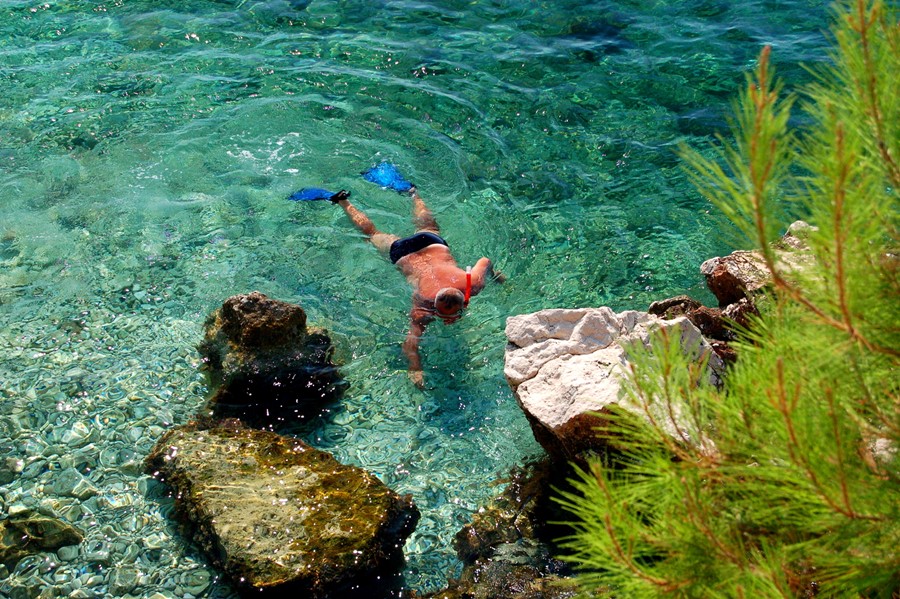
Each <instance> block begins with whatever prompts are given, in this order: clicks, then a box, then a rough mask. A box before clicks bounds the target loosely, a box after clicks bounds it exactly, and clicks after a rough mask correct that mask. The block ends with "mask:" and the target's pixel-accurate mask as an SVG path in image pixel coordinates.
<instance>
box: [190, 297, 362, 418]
mask: <svg viewBox="0 0 900 599" xmlns="http://www.w3.org/2000/svg"><path fill="white" fill-rule="evenodd" d="M198 349H199V351H200V354H201V355H202V356H203V358H204V360H205V361H206V363H207V367H208V371H209V378H210V389H211V395H210V401H209V407H210V409H211V411H212V414H213V415H214V416H216V417H220V418H229V417H236V418H240V419H241V420H242V421H244V422H246V423H247V424H249V425H251V426H256V427H275V426H278V425H280V424H286V423H289V422H296V421H298V420H304V419H306V418H310V417H314V416H317V415H318V414H320V413H321V411H322V410H323V409H324V408H325V407H326V406H327V405H328V404H329V403H331V402H332V401H334V400H335V399H337V398H339V397H340V394H341V393H342V392H343V389H344V387H345V385H344V382H343V381H342V380H341V378H340V376H339V373H338V371H337V367H336V366H335V364H334V363H333V362H332V360H331V354H332V346H331V340H330V339H329V338H328V336H327V335H326V334H325V332H324V331H310V330H308V329H307V327H306V313H305V312H304V311H303V309H302V308H301V307H300V306H297V305H294V304H288V303H285V302H281V301H278V300H273V299H270V298H269V297H267V296H265V295H263V294H262V293H259V292H253V293H249V294H244V295H235V296H233V297H230V298H228V299H227V300H225V302H224V303H223V304H222V307H221V308H219V309H218V310H216V311H215V312H214V313H213V314H212V315H211V316H210V318H209V319H208V320H207V322H206V336H205V338H204V339H203V341H202V342H201V344H200V346H199V348H198Z"/></svg>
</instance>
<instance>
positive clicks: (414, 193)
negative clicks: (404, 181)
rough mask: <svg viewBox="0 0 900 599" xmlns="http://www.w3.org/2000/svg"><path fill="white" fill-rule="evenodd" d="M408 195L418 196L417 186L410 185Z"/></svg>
mask: <svg viewBox="0 0 900 599" xmlns="http://www.w3.org/2000/svg"><path fill="white" fill-rule="evenodd" d="M408 193H409V195H410V197H412V196H414V195H416V193H417V192H416V186H415V185H410V186H409V192H408Z"/></svg>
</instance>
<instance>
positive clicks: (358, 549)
mask: <svg viewBox="0 0 900 599" xmlns="http://www.w3.org/2000/svg"><path fill="white" fill-rule="evenodd" d="M147 467H148V471H150V472H152V473H153V475H154V476H156V477H157V478H159V479H160V480H163V481H164V482H165V483H167V484H168V485H170V486H171V487H172V489H173V490H174V491H175V496H176V509H177V511H178V513H179V515H180V516H181V517H183V518H184V519H185V520H187V522H188V523H189V524H190V525H192V527H193V528H194V529H195V536H194V541H195V542H197V543H198V545H199V546H200V547H201V548H202V549H203V550H204V551H205V552H206V553H207V554H208V555H209V557H210V559H211V561H213V562H214V563H215V564H216V565H217V566H219V567H220V568H221V569H222V570H223V571H224V572H225V573H226V574H227V575H228V576H229V577H230V579H231V581H232V583H233V584H234V585H235V586H236V587H238V588H239V589H240V590H241V592H242V593H244V594H246V595H248V596H249V595H252V596H254V597H256V596H259V591H273V594H275V593H279V594H280V593H284V592H291V593H298V594H297V595H296V596H302V597H328V596H334V597H336V596H343V595H341V589H342V588H345V587H348V586H353V585H354V584H355V581H358V580H361V579H363V578H365V577H367V576H372V575H375V574H380V573H382V572H383V573H385V574H388V575H389V574H390V573H394V572H396V571H397V569H398V568H399V566H400V565H402V549H401V548H402V545H403V542H404V540H405V539H406V537H407V536H409V534H410V533H411V532H412V531H413V529H414V528H415V525H416V522H417V521H418V518H419V511H418V509H417V508H416V507H415V505H414V504H413V502H412V499H411V498H410V497H409V496H406V497H401V496H399V495H397V494H396V493H394V492H393V491H391V490H390V489H388V488H387V487H386V486H385V485H384V484H383V483H382V482H381V481H379V480H378V479H377V478H376V477H375V476H373V475H372V474H370V473H368V472H366V471H365V470H362V469H361V468H357V467H354V466H347V465H344V464H341V463H340V462H338V461H337V460H336V459H334V457H332V456H331V455H330V454H328V453H326V452H323V451H319V450H317V449H314V448H312V447H310V446H308V445H306V444H305V443H303V442H302V441H299V440H297V439H293V438H289V437H284V436H281V435H278V434H275V433H271V432H266V431H259V430H252V429H244V428H228V427H216V428H210V429H207V430H197V429H195V428H193V427H182V428H177V429H174V430H171V431H169V432H168V433H166V434H165V435H164V436H163V437H162V438H161V439H160V441H159V443H158V444H157V445H156V447H155V448H154V450H153V452H152V453H151V454H150V456H149V457H148V458H147ZM388 577H389V576H388Z"/></svg>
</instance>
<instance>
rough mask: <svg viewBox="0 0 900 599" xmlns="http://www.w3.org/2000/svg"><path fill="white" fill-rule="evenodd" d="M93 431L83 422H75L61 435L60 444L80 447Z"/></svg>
mask: <svg viewBox="0 0 900 599" xmlns="http://www.w3.org/2000/svg"><path fill="white" fill-rule="evenodd" d="M92 432H93V431H92V430H91V429H90V428H88V426H87V425H86V424H85V423H83V422H76V423H75V424H73V425H72V428H70V429H69V430H67V431H65V432H64V433H63V434H62V442H63V443H65V444H66V445H68V446H70V447H80V446H81V445H84V444H85V443H86V442H87V440H88V439H89V438H90V436H91V433H92Z"/></svg>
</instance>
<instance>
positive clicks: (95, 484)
mask: <svg viewBox="0 0 900 599" xmlns="http://www.w3.org/2000/svg"><path fill="white" fill-rule="evenodd" d="M826 25H827V13H826V10H825V9H824V8H823V3H821V2H813V1H811V0H794V1H776V0H769V1H762V0H759V1H756V0H753V1H745V2H726V1H716V0H692V1H668V2H664V1H653V0H642V1H620V2H612V1H599V0H579V1H577V2H575V1H570V0H557V1H553V2H543V1H523V0H519V1H512V0H492V1H480V0H466V1H461V0H444V1H431V2H429V1H414V0H397V1H371V0H369V1H362V0H357V1H353V0H346V1H325V0H312V1H311V2H300V1H293V2H291V1H288V0H268V1H255V0H234V1H232V0H220V1H212V0H207V1H201V0H192V1H189V2H185V1H179V2H175V1H174V0H110V1H107V2H102V1H87V0H62V1H59V2H52V1H48V2H40V1H27V2H26V1H20V0H5V1H4V2H3V3H2V5H0V91H2V93H0V483H2V488H0V512H2V514H0V515H6V514H9V513H16V512H18V511H20V510H22V509H28V508H30V509H39V510H42V511H45V512H48V513H53V514H56V515H57V516H59V517H61V518H64V519H66V520H69V521H71V522H72V523H74V524H75V525H77V526H79V527H80V528H82V529H83V530H84V531H85V532H86V533H87V538H86V540H85V542H84V543H83V544H82V545H81V546H80V547H79V549H78V550H77V551H65V552H60V553H59V554H42V555H38V556H34V557H30V558H26V559H25V560H22V562H20V563H19V565H18V566H17V567H16V568H15V569H14V571H12V572H7V571H5V570H4V568H3V567H2V566H0V596H4V597H6V596H9V597H26V596H27V597H31V596H35V595H36V594H37V593H38V592H41V591H43V592H45V593H49V594H47V595H45V596H69V593H70V592H72V591H74V590H78V589H80V590H78V591H77V592H80V593H82V594H81V595H78V594H77V593H76V595H72V596H82V597H94V596H97V597H103V596H123V595H125V594H131V595H133V596H135V597H150V596H151V595H153V594H154V593H157V592H159V593H163V595H164V596H177V597H183V596H186V595H185V594H186V593H187V594H188V595H191V596H196V597H231V596H233V591H232V590H231V589H230V588H229V587H228V585H227V584H225V583H224V582H222V581H220V580H219V579H218V574H217V573H216V572H215V571H214V570H212V569H211V568H210V567H209V566H208V565H207V563H206V562H205V560H204V558H203V557H202V555H201V554H199V552H198V551H197V550H196V549H195V548H194V547H193V546H191V545H190V543H189V539H186V538H185V537H184V536H182V535H181V534H180V533H179V532H178V530H177V529H176V528H175V526H174V525H173V522H172V520H171V519H170V518H169V514H170V512H171V509H172V502H171V499H170V498H168V496H167V491H166V489H165V488H164V487H162V486H161V485H159V484H157V483H155V482H154V481H153V480H151V479H149V478H148V477H146V476H145V475H144V474H143V472H142V466H141V461H142V460H143V457H144V456H145V455H146V454H147V452H148V451H149V450H150V448H151V447H152V446H153V444H154V443H155V441H156V440H157V439H158V438H159V436H160V435H161V434H162V433H163V432H164V431H165V430H166V429H167V428H169V427H171V426H174V425H178V424H181V423H184V422H186V421H187V420H188V419H189V418H190V417H191V416H192V415H193V414H194V413H195V412H196V411H197V409H198V407H200V406H201V405H202V403H203V401H204V398H205V393H206V389H205V386H204V380H203V377H202V374H201V373H200V371H199V370H198V366H199V360H198V356H197V353H196V350H195V346H196V344H197V342H198V341H199V339H200V336H201V333H202V322H203V320H204V318H205V316H206V315H207V314H208V313H209V312H210V311H211V310H213V309H214V308H215V307H217V306H218V305H219V304H220V303H221V302H222V301H223V300H224V299H225V298H226V297H228V296H230V295H232V294H235V293H243V292H249V291H252V290H259V291H262V292H264V293H266V294H268V295H270V296H272V297H275V298H278V299H282V300H286V301H291V302H298V303H300V304H301V305H302V306H303V307H304V308H305V309H306V310H307V312H308V314H309V319H310V321H311V322H312V323H313V324H315V325H318V326H322V327H325V328H326V329H328V330H329V331H330V333H331V335H332V337H333V339H334V341H335V343H336V345H337V348H338V349H337V358H338V359H339V360H340V361H341V362H342V363H343V372H344V374H345V376H346V378H347V380H348V381H349V383H350V390H349V392H348V394H347V397H346V398H345V400H344V402H343V403H342V405H341V407H339V408H338V409H336V410H335V411H334V413H333V414H332V416H331V417H330V418H329V419H326V420H323V421H322V422H321V423H319V425H318V426H317V427H316V428H315V429H314V430H313V431H311V432H310V431H307V432H306V433H305V438H306V440H307V441H309V442H310V443H312V444H313V445H315V446H317V447H320V448H322V449H326V450H328V451H331V452H333V453H334V454H335V455H336V456H337V457H338V458H339V459H340V460H342V461H344V462H347V463H352V464H356V465H360V466H362V467H365V468H367V469H369V470H370V471H372V472H374V473H375V474H377V475H378V476H379V477H380V478H381V479H382V480H383V481H384V482H386V483H387V484H388V485H390V486H391V487H392V488H394V489H395V490H397V491H399V492H401V493H411V494H413V496H414V498H415V501H416V503H417V504H418V506H419V507H420V509H421V511H422V520H421V522H420V524H419V527H418V529H417V531H416V533H415V534H414V535H413V536H412V537H411V539H410V540H409V542H408V543H407V546H406V555H407V561H408V566H407V570H406V572H405V577H406V581H407V584H408V586H409V588H412V589H418V590H428V589H434V588H437V587H439V586H441V585H442V584H443V582H444V581H445V579H446V576H447V575H448V574H454V573H456V572H457V571H458V567H459V565H458V563H457V561H456V559H455V557H454V552H453V549H452V547H451V541H452V537H453V535H454V534H455V532H456V531H457V530H458V529H459V528H460V527H461V526H462V525H463V524H464V523H465V522H467V521H468V520H469V518H470V516H471V514H472V512H473V511H474V510H476V509H477V508H478V506H479V505H481V504H483V503H484V502H485V501H486V500H487V499H488V498H489V497H490V496H491V495H492V494H493V493H495V492H496V491H497V487H495V486H493V485H492V481H494V480H495V479H497V478H498V477H500V476H502V475H504V474H505V473H506V472H507V471H508V470H509V468H510V467H511V466H512V465H514V464H516V463H520V462H521V461H522V460H523V459H525V458H526V457H528V456H531V455H535V454H537V453H538V452H539V448H538V446H537V445H536V443H535V442H534V440H533V438H532V436H531V432H530V430H529V428H528V425H527V423H526V421H525V419H524V417H523V416H522V415H521V413H520V412H519V409H518V407H517V406H516V403H515V399H514V398H513V396H512V394H511V392H510V390H509V388H508V386H507V384H506V382H505V380H504V378H503V374H502V361H503V350H504V345H505V338H504V335H503V328H504V321H505V318H506V317H507V316H509V315H512V314H517V313H523V312H529V311H534V310H538V309H542V308H550V307H581V306H599V305H608V306H611V307H613V308H614V309H616V310H621V309H632V308H633V309H646V307H647V305H648V304H649V302H651V301H653V300H655V299H660V298H663V297H667V296H670V295H675V294H681V293H689V294H692V295H694V296H696V297H698V298H700V299H702V300H705V301H707V302H709V301H710V300H711V298H710V297H709V296H708V295H706V292H705V291H704V288H703V285H702V280H701V277H700V275H699V272H698V266H699V264H700V262H701V261H703V260H704V259H706V258H708V257H711V256H713V255H718V254H721V253H723V252H727V251H730V249H731V248H730V247H728V245H727V244H726V242H724V241H723V240H722V238H721V237H720V236H719V235H718V232H719V229H720V221H719V218H718V215H717V214H716V213H715V211H714V210H712V209H711V207H710V206H709V205H708V204H707V203H706V202H705V201H704V200H703V199H702V198H700V197H699V196H698V194H697V193H696V192H695V191H693V190H692V189H691V188H690V186H689V185H688V184H687V181H686V178H685V175H684V174H683V173H682V171H681V170H680V168H679V165H678V159H677V157H676V155H675V149H676V148H677V146H678V144H679V143H681V142H688V143H691V144H694V145H698V144H704V143H708V142H709V141H711V140H713V139H714V137H713V136H714V134H715V133H716V132H717V131H719V132H722V131H724V130H725V115H726V114H727V112H728V108H729V103H730V101H731V98H732V97H733V96H734V94H735V92H736V90H737V89H738V87H739V85H740V84H741V83H742V82H743V78H744V74H745V73H746V72H747V70H748V69H751V68H752V66H753V64H754V59H755V57H756V55H757V53H758V52H759V49H760V47H761V46H762V45H763V44H771V45H773V46H774V58H775V62H776V65H777V67H778V68H779V72H780V74H781V75H782V76H784V77H785V78H787V79H788V80H789V81H793V82H796V81H801V80H806V79H807V75H806V73H805V71H803V70H802V69H801V68H800V67H799V64H800V63H801V62H802V63H806V64H815V63H816V62H819V61H822V60H824V59H825V55H826V50H825V38H824V37H823V35H822V33H821V30H822V29H823V28H824V27H825V26H826ZM382 160H389V161H392V162H394V163H396V164H398V165H400V167H401V168H402V170H403V171H404V173H405V174H406V175H407V176H408V177H409V178H410V179H411V180H412V181H414V182H415V183H416V184H417V185H418V186H419V189H420V191H421V193H422V195H423V196H424V197H425V198H426V200H427V201H428V202H429V204H430V205H431V206H432V208H433V209H434V211H435V213H436V216H437V218H438V221H439V222H440V224H441V226H442V230H443V233H444V235H445V237H446V238H447V240H448V242H449V244H450V246H451V247H452V248H453V250H454V253H455V255H456V256H457V258H458V260H459V261H460V263H461V264H463V265H465V264H473V263H474V262H475V261H476V260H477V259H478V258H479V257H480V256H482V255H485V256H488V257H490V258H492V259H493V260H494V261H495V262H496V264H497V265H498V266H499V268H500V269H502V270H503V271H504V272H505V273H506V274H507V276H508V277H509V281H508V282H507V284H506V285H503V286H491V287H489V288H488V289H486V290H485V292H484V293H482V294H481V295H480V296H479V297H477V298H476V299H475V300H474V301H473V303H472V306H471V308H470V311H469V314H468V315H467V316H466V317H465V318H464V319H463V320H462V321H461V322H460V323H458V324H457V325H454V326H453V327H444V326H441V325H433V326H432V327H431V329H430V330H429V331H428V333H427V336H426V338H425V340H424V342H423V346H422V352H423V356H424V365H425V370H426V377H427V381H428V388H427V389H426V390H424V391H419V390H416V389H415V388H414V387H412V386H411V385H410V384H409V383H408V382H407V380H406V376H405V362H404V359H403V357H402V354H401V353H400V343H401V342H402V340H403V337H404V335H405V330H406V325H407V315H406V314H407V309H408V304H409V289H408V288H407V286H406V285H405V283H404V281H403V279H402V277H401V276H400V275H399V274H398V273H397V272H395V271H394V269H393V268H392V267H391V265H390V264H389V263H388V262H386V261H385V260H383V259H382V258H380V257H379V256H378V255H377V253H376V252H375V251H374V250H373V249H372V248H371V246H369V245H368V244H367V243H366V242H365V240H364V239H363V238H362V237H361V236H360V235H359V234H358V233H357V232H355V230H354V229H353V228H352V226H351V225H350V224H349V222H348V221H347V220H346V218H345V217H344V215H343V213H342V212H341V211H340V210H339V209H337V208H335V207H333V206H331V205H330V204H328V203H327V202H318V203H306V204H301V203H292V202H288V201H287V200H286V197H287V196H288V195H289V194H290V193H291V192H292V191H294V190H296V189H297V188H299V187H303V186H308V185H312V186H320V187H327V188H332V189H335V190H336V189H340V188H345V189H349V190H351V191H352V192H353V199H354V201H355V203H356V204H357V205H358V206H359V207H361V208H363V209H364V210H366V211H367V212H368V213H369V214H370V215H371V216H372V218H373V219H374V220H375V221H376V223H377V224H378V225H379V227H381V228H382V229H384V230H387V231H390V232H394V233H397V234H401V235H404V234H409V233H411V232H412V230H413V229H412V225H411V223H410V219H409V201H408V198H406V197H405V196H400V195H398V194H395V193H393V192H389V191H385V190H381V189H378V188H376V187H374V186H372V185H371V184H368V183H365V182H364V181H362V179H361V178H360V177H359V172H360V171H361V170H363V169H365V168H367V167H369V166H371V165H373V164H375V163H377V162H380V161H382ZM76 474H77V475H79V476H80V477H82V478H79V477H77V476H75V475H76Z"/></svg>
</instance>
